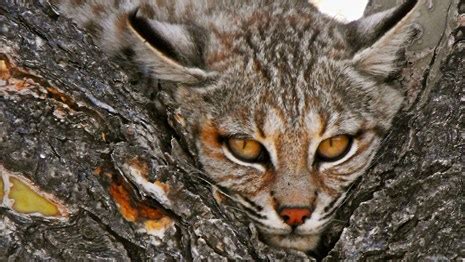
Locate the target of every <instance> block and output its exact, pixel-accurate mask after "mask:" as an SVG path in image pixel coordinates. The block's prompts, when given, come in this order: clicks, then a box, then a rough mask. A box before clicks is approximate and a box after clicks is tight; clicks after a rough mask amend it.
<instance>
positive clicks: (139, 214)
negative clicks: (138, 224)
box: [110, 182, 165, 222]
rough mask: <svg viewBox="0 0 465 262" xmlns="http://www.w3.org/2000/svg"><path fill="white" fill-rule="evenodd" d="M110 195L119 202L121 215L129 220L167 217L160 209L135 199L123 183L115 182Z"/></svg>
mask: <svg viewBox="0 0 465 262" xmlns="http://www.w3.org/2000/svg"><path fill="white" fill-rule="evenodd" d="M110 195H111V196H112V197H113V200H114V201H115V202H116V203H117V204H118V208H119V211H120V213H121V215H123V217H124V218H125V219H126V220H128V221H131V222H135V221H144V220H147V219H149V220H158V219H161V218H163V217H165V214H164V213H163V212H162V211H161V210H160V209H158V208H154V207H152V206H149V205H148V204H147V203H144V202H142V201H137V200H135V199H133V197H132V196H131V194H130V192H129V190H128V189H127V188H126V186H125V185H123V184H121V185H118V184H117V183H116V182H113V183H112V184H111V186H110Z"/></svg>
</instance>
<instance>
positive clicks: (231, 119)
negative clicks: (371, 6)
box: [57, 0, 417, 251]
mask: <svg viewBox="0 0 465 262" xmlns="http://www.w3.org/2000/svg"><path fill="white" fill-rule="evenodd" d="M57 4H58V5H59V6H60V8H61V10H63V12H64V13H65V14H66V15H67V16H70V17H72V18H74V20H75V21H76V22H77V23H78V24H79V25H81V26H82V27H84V28H87V29H88V30H89V31H90V32H91V33H92V34H93V35H94V37H95V40H96V41H97V43H98V44H99V45H100V46H101V47H102V48H103V49H104V50H105V51H107V52H108V53H110V54H118V53H121V52H125V53H131V54H132V58H133V59H134V61H135V62H136V63H137V64H139V65H141V69H142V70H143V72H146V73H147V74H148V76H150V77H155V78H156V79H158V80H160V81H162V82H166V83H168V82H169V83H171V84H174V85H175V86H176V88H175V91H174V94H173V96H174V99H175V101H176V102H177V103H178V106H179V110H180V112H181V113H182V115H183V116H186V121H187V126H188V130H189V131H190V132H191V134H193V137H195V141H194V143H195V145H196V150H197V153H198V158H199V162H200V163H201V165H202V169H203V170H204V171H205V172H206V174H207V175H208V176H209V178H210V179H211V180H212V181H214V182H215V183H216V185H218V187H220V188H222V189H223V190H225V191H226V192H228V194H230V195H231V196H233V197H234V199H235V201H237V204H238V205H240V206H241V207H242V209H243V211H244V212H246V213H247V215H248V217H249V218H250V220H251V221H252V222H253V223H254V224H255V225H256V226H257V228H258V229H259V231H260V233H261V236H262V239H263V240H264V241H266V242H267V243H269V244H270V245H273V246H277V247H282V248H290V249H296V250H301V251H310V250H312V249H314V248H315V247H316V246H317V244H318V241H319V239H320V236H321V233H322V231H323V230H324V229H325V227H326V226H327V225H328V223H329V222H330V221H331V219H332V217H333V216H334V214H335V211H336V210H337V209H338V207H339V206H340V205H341V204H342V203H343V200H344V199H345V197H346V195H347V191H348V189H349V187H350V186H351V185H352V184H353V182H354V181H355V180H356V179H357V178H358V177H359V176H360V175H362V174H363V173H364V172H365V170H366V169H367V168H368V167H369V165H370V162H371V160H372V159H373V157H374V155H375V153H376V151H377V149H378V147H379V145H380V142H381V140H382V138H383V136H384V135H385V134H386V132H387V131H388V129H389V128H390V126H391V121H392V119H393V117H394V115H395V114H396V112H397V111H398V110H399V108H400V106H401V104H402V101H403V92H402V91H401V90H399V89H398V88H397V87H396V84H395V83H396V82H395V81H392V80H393V79H395V78H394V77H395V76H396V75H397V74H398V73H399V70H400V69H401V67H402V65H403V63H404V62H405V61H404V58H403V56H402V51H403V50H404V48H405V46H406V44H407V43H408V42H409V41H410V40H411V39H412V32H413V30H412V27H411V20H412V13H413V12H414V10H415V9H416V8H415V6H417V1H407V2H405V3H403V4H401V5H399V6H398V7H395V8H393V9H390V10H387V11H384V12H380V13H376V14H374V15H371V16H368V17H364V18H361V19H359V20H357V21H353V22H350V23H347V24H344V23H341V22H338V21H336V20H335V19H332V18H331V17H328V16H326V15H323V14H321V13H319V12H318V10H317V9H316V8H315V7H314V6H313V5H311V4H310V3H308V2H307V1H304V0H257V1H247V0H236V1H231V0H150V1H149V0H147V1H144V0H133V1H132V0H101V1H99V0H94V1H85V0H62V1H59V0H58V3H57Z"/></svg>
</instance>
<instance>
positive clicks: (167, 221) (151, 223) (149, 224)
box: [144, 217, 173, 232]
mask: <svg viewBox="0 0 465 262" xmlns="http://www.w3.org/2000/svg"><path fill="white" fill-rule="evenodd" d="M172 224H173V220H172V219H171V218H169V217H162V218H160V219H158V220H146V221H145V222H144V226H145V229H146V230H147V232H153V231H160V230H165V229H167V228H168V227H169V226H171V225H172Z"/></svg>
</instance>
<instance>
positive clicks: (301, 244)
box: [262, 232, 321, 252]
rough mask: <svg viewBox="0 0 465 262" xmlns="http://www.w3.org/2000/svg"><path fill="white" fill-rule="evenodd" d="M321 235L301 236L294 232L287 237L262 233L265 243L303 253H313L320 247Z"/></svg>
mask: <svg viewBox="0 0 465 262" xmlns="http://www.w3.org/2000/svg"><path fill="white" fill-rule="evenodd" d="M320 236H321V234H309V235H300V234H296V233H295V232H292V233H290V234H287V235H282V234H267V233H262V238H263V241H265V242H266V243H267V244H269V245H271V246H275V247H280V248H290V249H295V250H299V251H303V252H307V251H312V250H314V249H315V248H316V247H317V246H318V242H319V241H320Z"/></svg>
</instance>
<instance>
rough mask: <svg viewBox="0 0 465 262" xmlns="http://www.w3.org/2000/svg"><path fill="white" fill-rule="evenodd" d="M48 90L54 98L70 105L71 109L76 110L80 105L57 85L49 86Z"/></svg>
mask: <svg viewBox="0 0 465 262" xmlns="http://www.w3.org/2000/svg"><path fill="white" fill-rule="evenodd" d="M47 92H48V94H49V95H50V96H51V97H52V98H54V99H56V100H58V101H61V102H62V103H64V104H66V105H68V106H69V107H70V108H71V109H74V110H76V109H77V108H78V107H79V106H78V105H77V104H76V102H74V100H73V99H72V98H71V97H70V96H68V95H66V94H65V93H63V92H62V91H60V90H58V89H57V88H55V87H47Z"/></svg>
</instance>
